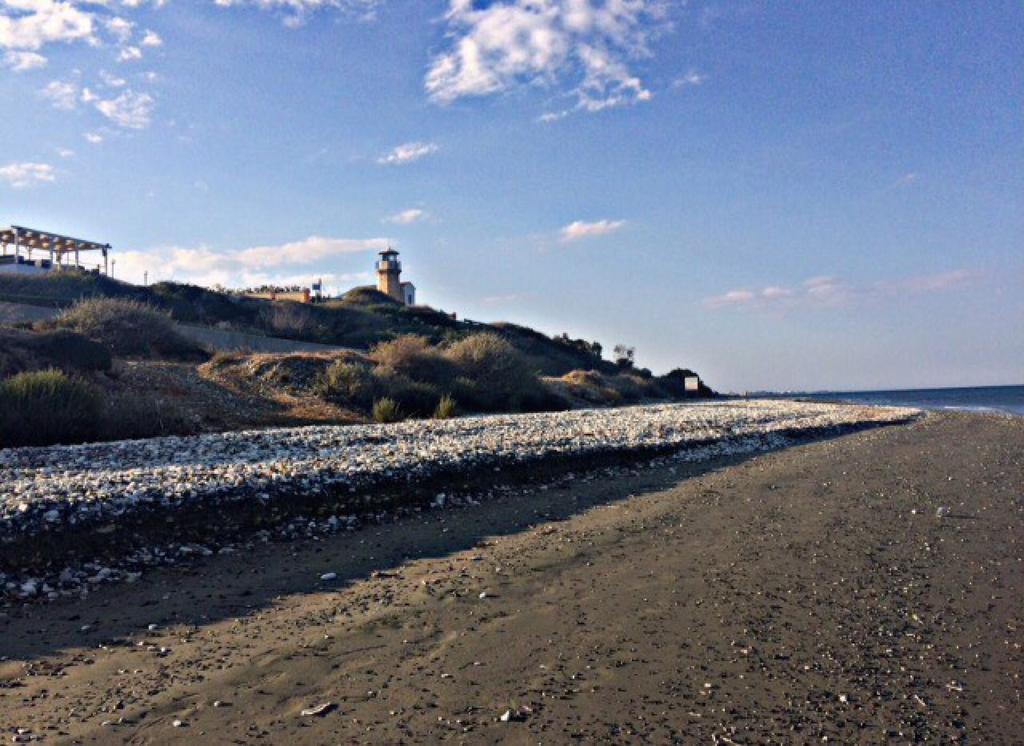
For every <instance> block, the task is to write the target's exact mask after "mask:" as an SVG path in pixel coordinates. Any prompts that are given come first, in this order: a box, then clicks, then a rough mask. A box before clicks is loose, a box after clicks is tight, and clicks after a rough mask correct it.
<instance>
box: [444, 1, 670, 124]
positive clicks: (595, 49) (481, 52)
mask: <svg viewBox="0 0 1024 746" xmlns="http://www.w3.org/2000/svg"><path fill="white" fill-rule="evenodd" d="M665 7H666V5H665V3H664V2H662V0H605V1H604V2H601V0H502V1H500V2H493V3H490V4H488V5H487V6H486V7H476V4H475V3H474V2H473V0H450V4H449V9H448V13H447V15H446V16H445V18H446V20H447V22H448V26H449V34H448V36H449V43H448V48H447V49H446V50H445V51H444V52H442V53H441V54H439V55H437V56H436V57H435V58H434V59H433V61H432V62H431V65H430V68H429V70H428V71H427V74H426V78H425V82H424V85H425V87H426V90H427V92H428V94H429V95H430V97H431V98H432V99H433V100H434V101H436V102H438V103H441V104H447V103H450V102H452V101H455V100H457V99H460V98H464V97H469V96H485V95H489V94H494V93H498V92H501V91H505V90H508V89H510V88H513V87H515V86H518V85H523V84H526V85H541V86H553V85H555V84H557V83H560V82H563V81H567V80H571V81H573V82H572V83H570V86H571V88H570V92H571V93H572V94H573V95H574V96H575V98H576V101H577V103H576V108H577V109H582V110H585V111H600V110H602V109H606V108H609V107H614V106H624V105H627V104H634V103H637V102H640V101H647V100H649V99H650V98H651V92H650V91H649V90H648V89H647V88H646V87H645V86H644V84H643V82H642V81H641V80H640V78H639V77H637V76H636V75H635V74H634V73H632V72H631V71H630V63H631V62H632V61H633V60H635V59H637V58H640V57H644V56H648V54H649V52H648V49H647V44H648V41H649V39H650V37H651V36H652V35H653V34H655V33H657V31H658V30H660V28H661V27H662V26H663V24H664V22H665V17H666V11H665ZM554 116H558V115H554ZM548 121H549V120H548Z"/></svg>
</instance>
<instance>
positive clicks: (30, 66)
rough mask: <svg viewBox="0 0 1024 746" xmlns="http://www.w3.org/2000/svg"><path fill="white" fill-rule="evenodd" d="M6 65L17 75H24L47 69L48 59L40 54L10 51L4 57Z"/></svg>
mask: <svg viewBox="0 0 1024 746" xmlns="http://www.w3.org/2000/svg"><path fill="white" fill-rule="evenodd" d="M4 65H6V66H7V67H9V68H10V69H11V70H14V72H16V73H23V72H26V71H28V70H38V69H39V68H41V67H46V58H45V57H44V56H43V55H41V54H39V53H38V52H16V51H13V50H12V51H10V52H7V53H6V54H5V55H4Z"/></svg>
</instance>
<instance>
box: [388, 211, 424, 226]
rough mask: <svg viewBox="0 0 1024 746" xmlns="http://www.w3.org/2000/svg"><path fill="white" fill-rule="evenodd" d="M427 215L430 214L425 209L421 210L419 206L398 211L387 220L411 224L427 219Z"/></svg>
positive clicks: (398, 223) (399, 223)
mask: <svg viewBox="0 0 1024 746" xmlns="http://www.w3.org/2000/svg"><path fill="white" fill-rule="evenodd" d="M427 217H429V216H428V215H427V213H426V212H425V211H424V210H420V209H419V208H415V207H414V208H411V209H409V210H402V211H401V212H396V213H395V214H394V215H391V216H389V217H388V218H387V221H388V222H389V223H395V224H397V225H410V224H411V223H416V222H419V221H421V220H426V219H427Z"/></svg>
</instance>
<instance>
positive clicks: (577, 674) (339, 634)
mask: <svg viewBox="0 0 1024 746" xmlns="http://www.w3.org/2000/svg"><path fill="white" fill-rule="evenodd" d="M940 515H941V517H940ZM1022 523H1024V419H1022V418H1007V417H991V416H980V415H964V414H940V415H929V416H928V417H926V418H924V419H921V420H918V421H915V422H912V423H910V424H902V425H892V426H886V427H882V428H877V429H871V430H866V431H862V432H857V433H853V434H849V435H844V436H840V437H836V438H831V439H825V440H818V441H815V442H810V443H805V444H801V445H797V446H794V447H791V448H787V449H784V450H780V451H774V452H769V453H760V454H740V455H733V456H729V457H725V458H720V459H718V460H715V461H711V462H705V463H698V464H685V463H675V464H663V465H660V466H654V467H651V466H648V465H644V464H637V465H636V467H635V468H631V469H625V470H619V472H618V473H617V476H615V477H614V478H611V477H609V478H600V479H592V480H587V479H586V478H585V475H583V474H572V475H565V476H563V477H561V478H560V479H559V480H557V483H554V484H551V485H544V486H543V487H536V486H534V487H522V486H521V487H519V488H516V489H513V490H509V491H508V492H507V494H506V495H505V496H504V497H502V498H500V499H494V500H490V501H488V502H484V503H482V504H479V505H473V506H468V507H462V508H458V509H454V510H446V511H431V512H427V513H423V514H421V515H418V516H410V517H405V518H401V519H398V520H396V521H395V522H393V523H388V524H382V525H371V526H367V527H365V528H363V529H361V530H358V531H353V532H346V533H340V534H337V535H333V536H327V537H317V538H315V539H311V540H301V541H294V542H287V543H285V542H271V543H268V544H264V545H261V546H258V547H256V548H255V549H254V550H253V552H251V553H247V554H244V555H243V554H241V553H235V554H222V555H218V556H213V557H209V558H205V559H203V560H201V561H200V562H198V563H195V564H192V565H188V566H183V567H177V568H167V569H158V570H153V571H151V572H147V573H145V574H144V575H143V576H142V577H141V578H140V579H139V580H137V581H136V582H134V583H131V584H124V583H122V584H118V585H112V586H109V587H101V588H99V589H98V590H96V591H94V592H93V593H91V594H90V595H89V596H88V597H86V598H84V599H79V598H62V599H58V600H56V601H54V602H52V603H47V604H35V605H32V604H30V605H19V604H16V603H11V604H8V605H7V606H6V607H5V608H3V609H2V610H0V640H2V643H0V658H2V660H0V731H2V733H3V734H4V737H5V738H6V739H7V740H8V741H10V740H12V739H13V740H15V741H17V740H22V741H29V740H33V739H38V740H41V741H43V742H47V743H63V742H80V743H95V742H99V743H121V742H128V743H172V742H181V741H186V740H187V741H191V742H199V743H252V742H261V741H262V742H268V743H310V744H317V743H355V742H377V743H435V742H439V741H452V742H466V743H488V742H495V741H499V740H501V741H503V742H509V743H524V744H525V743H571V742H594V741H602V742H626V741H629V742H649V743H666V742H704V743H761V742H769V741H771V742H799V743H806V742H811V741H816V742H821V741H823V740H825V739H827V740H829V741H839V742H843V743H851V742H866V743H868V742H871V743H874V742H881V741H886V740H894V741H898V742H910V741H917V740H927V741H949V740H954V741H963V742H970V743H1019V742H1020V738H1021V732H1022V731H1021V727H1022V725H1024V703H1022V700H1021V693H1022V679H1021V677H1022V675H1024V651H1022V650H1021V644H1022V637H1021V628H1022V625H1024V618H1022V617H1024V615H1022V608H1024V604H1022V595H1021V580H1022V570H1024V566H1022V562H1024V551H1022V541H1024V530H1022V529H1024V526H1022ZM322 578H324V579H322ZM304 711H305V712H306V713H310V714H303V712H304Z"/></svg>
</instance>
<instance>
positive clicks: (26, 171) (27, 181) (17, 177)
mask: <svg viewBox="0 0 1024 746" xmlns="http://www.w3.org/2000/svg"><path fill="white" fill-rule="evenodd" d="M56 180H57V174H56V172H55V171H54V168H53V166H51V165H50V164H49V163H31V162H24V163H8V164H7V165H6V166H0V182H4V183H6V184H7V185H8V186H10V187H12V188H14V189H28V188H29V187H34V186H38V185H39V184H46V183H48V182H52V181H56Z"/></svg>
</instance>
